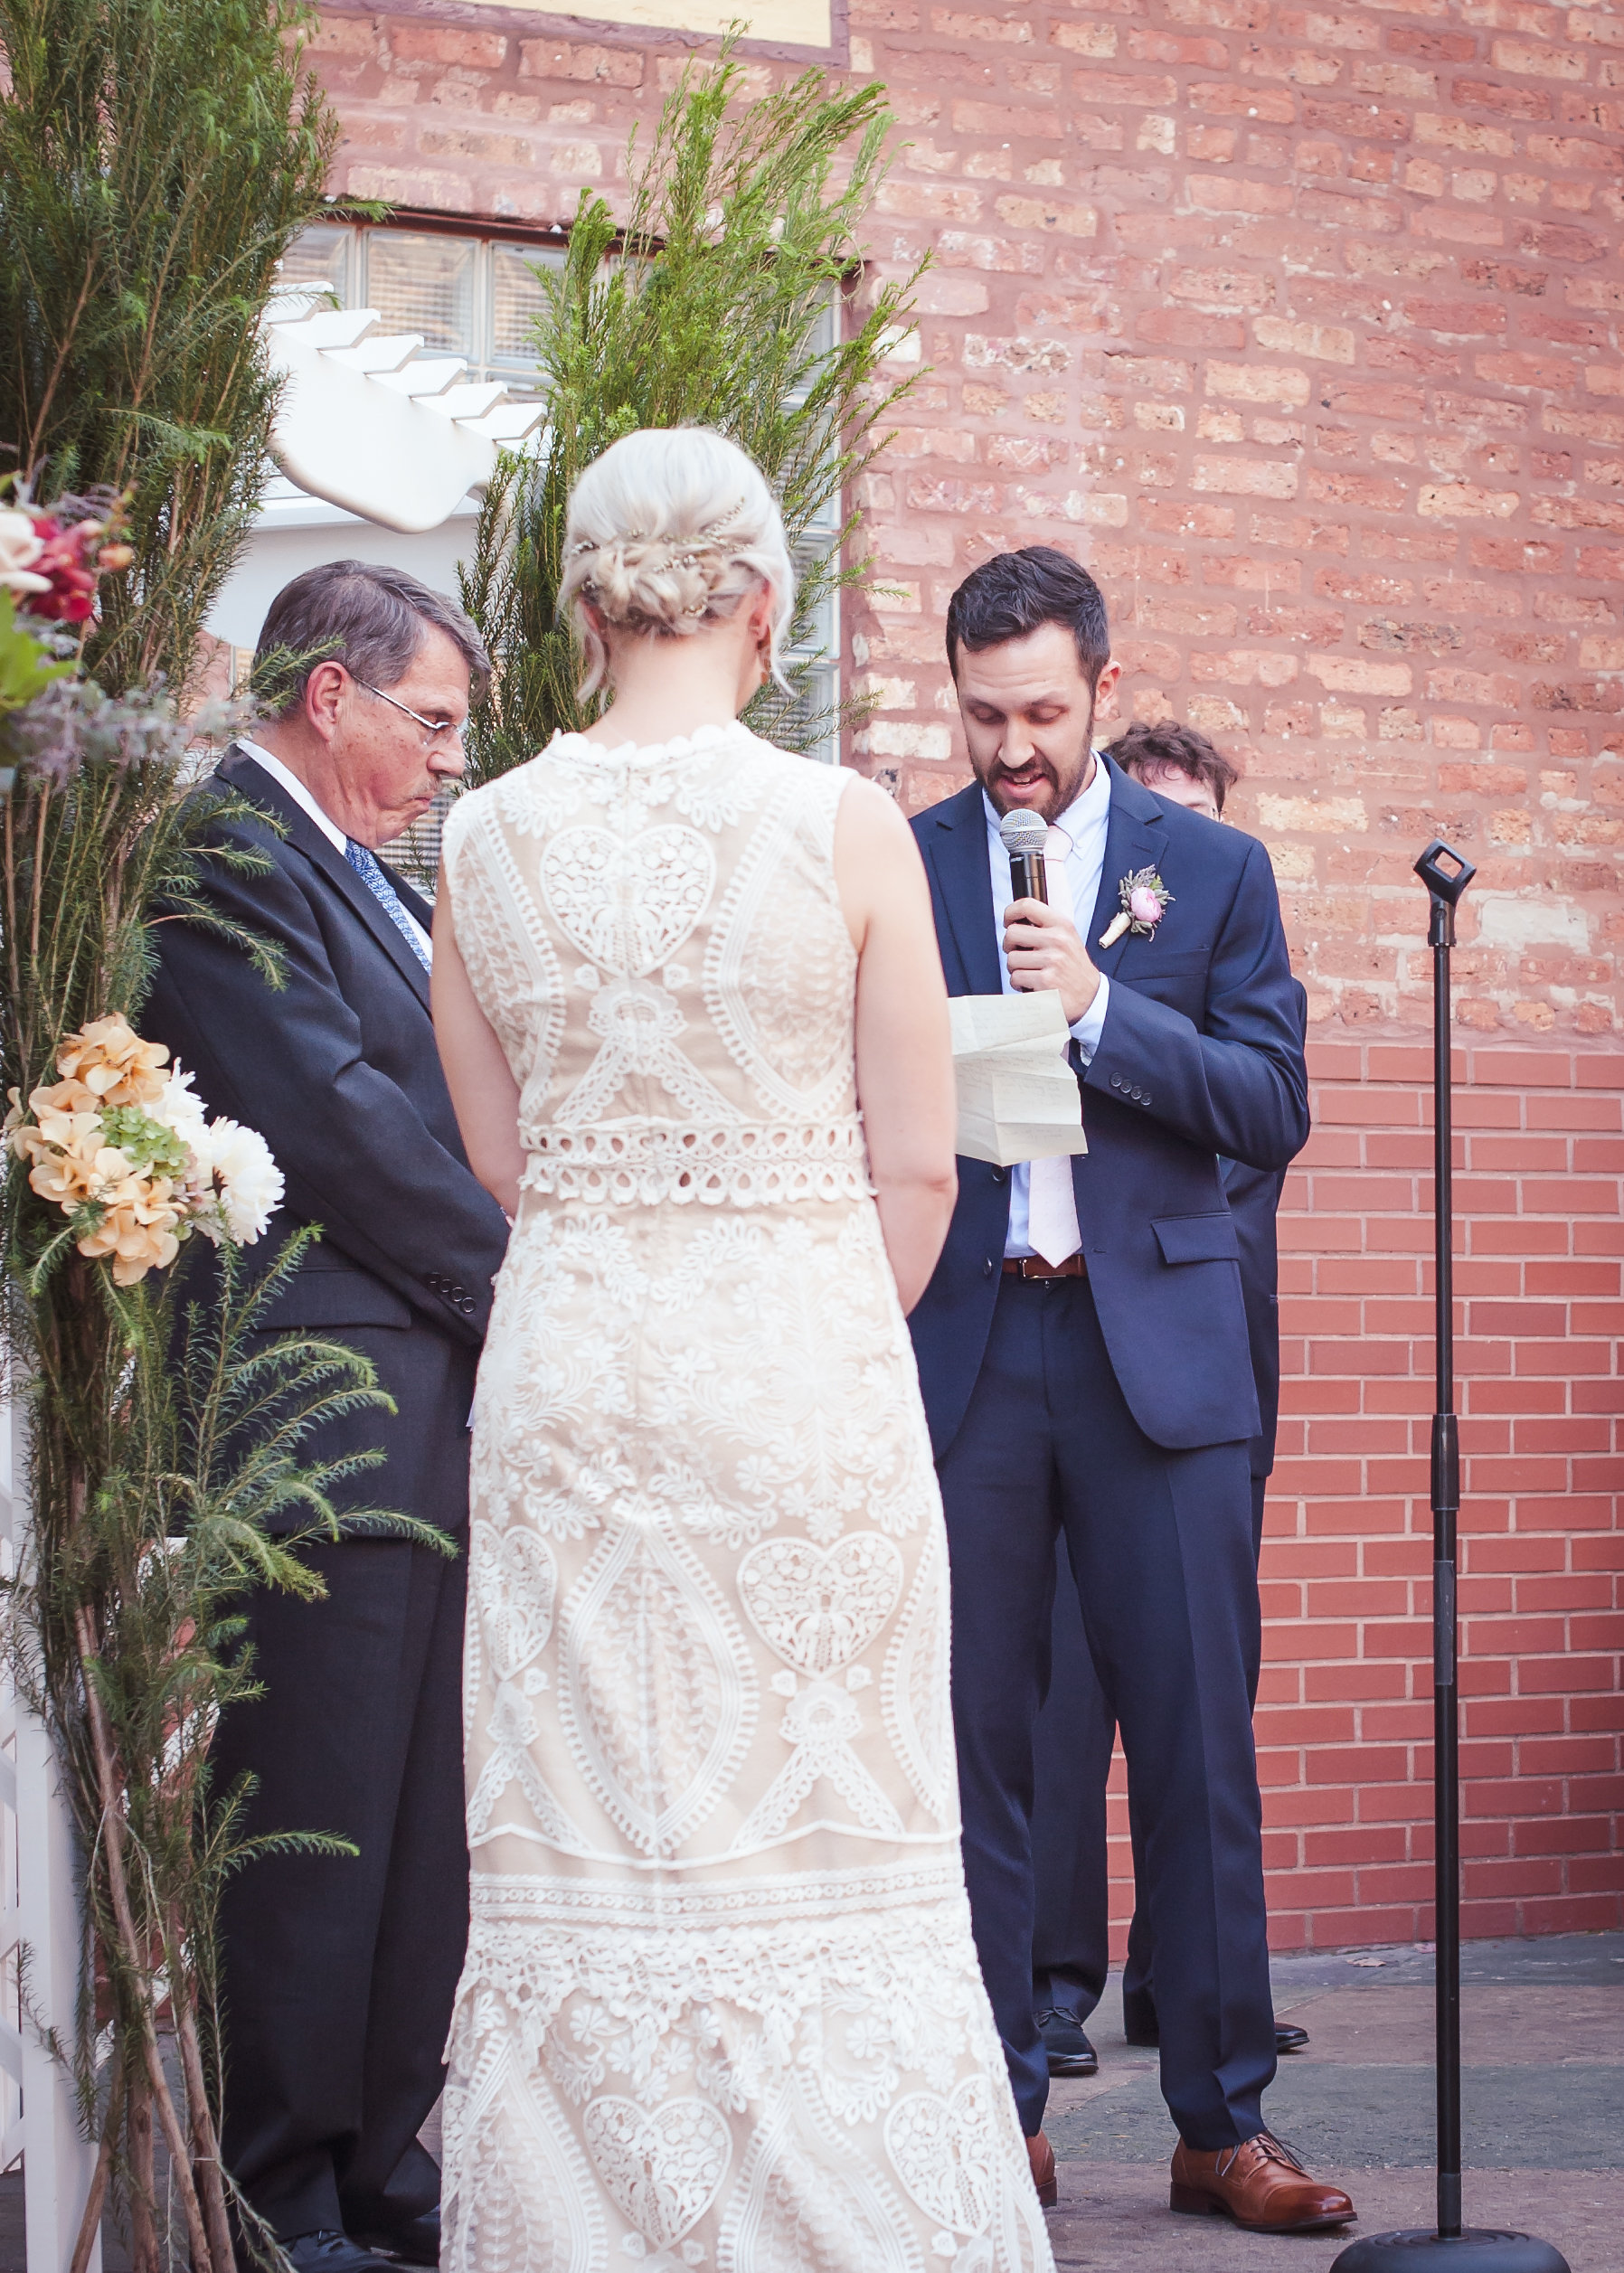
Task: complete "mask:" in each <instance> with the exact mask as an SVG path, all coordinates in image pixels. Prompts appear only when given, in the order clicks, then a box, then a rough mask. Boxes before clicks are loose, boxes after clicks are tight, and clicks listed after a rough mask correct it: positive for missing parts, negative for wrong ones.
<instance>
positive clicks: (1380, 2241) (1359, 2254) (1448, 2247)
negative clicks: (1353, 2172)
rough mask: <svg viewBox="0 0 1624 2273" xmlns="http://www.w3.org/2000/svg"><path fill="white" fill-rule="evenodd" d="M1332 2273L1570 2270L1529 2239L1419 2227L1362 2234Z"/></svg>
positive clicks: (1544, 2244) (1541, 2244)
mask: <svg viewBox="0 0 1624 2273" xmlns="http://www.w3.org/2000/svg"><path fill="white" fill-rule="evenodd" d="M1331 2273H1569V2266H1568V2261H1567V2259H1566V2258H1564V2257H1563V2254H1562V2251H1561V2250H1560V2249H1553V2248H1552V2247H1551V2244H1550V2243H1549V2242H1548V2241H1536V2240H1534V2239H1533V2237H1532V2236H1531V2235H1529V2234H1525V2233H1506V2232H1501V2231H1482V2230H1474V2229H1472V2228H1469V2227H1468V2229H1467V2231H1465V2232H1462V2233H1457V2234H1448V2235H1446V2234H1441V2233H1438V2232H1436V2231H1432V2230H1431V2229H1430V2228H1429V2227H1424V2226H1423V2227H1410V2228H1407V2229H1405V2230H1404V2231H1402V2232H1398V2233H1369V2234H1364V2235H1363V2236H1362V2237H1361V2238H1360V2240H1357V2241H1353V2242H1350V2243H1349V2244H1348V2246H1347V2248H1346V2249H1344V2250H1343V2251H1342V2253H1341V2255H1340V2256H1339V2257H1338V2258H1336V2259H1335V2260H1334V2262H1333V2263H1332V2266H1331Z"/></svg>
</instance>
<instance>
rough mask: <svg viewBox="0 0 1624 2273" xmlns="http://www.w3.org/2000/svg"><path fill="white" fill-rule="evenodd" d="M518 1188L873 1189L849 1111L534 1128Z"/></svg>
mask: <svg viewBox="0 0 1624 2273" xmlns="http://www.w3.org/2000/svg"><path fill="white" fill-rule="evenodd" d="M523 1141H524V1149H525V1151H526V1152H527V1153H528V1154H529V1155H530V1165H529V1166H528V1167H527V1168H526V1169H525V1171H524V1178H523V1184H524V1189H525V1190H526V1191H528V1192H543V1193H550V1194H551V1195H552V1197H553V1198H555V1199H561V1200H581V1201H588V1202H590V1203H594V1204H598V1205H601V1204H603V1203H615V1202H626V1203H631V1204H633V1205H641V1206H654V1205H657V1204H659V1203H662V1202H671V1203H674V1204H675V1205H677V1206H679V1207H680V1206H684V1205H691V1204H694V1203H698V1204H699V1205H701V1206H704V1207H765V1206H774V1205H781V1204H782V1203H785V1202H788V1201H796V1200H864V1199H869V1198H871V1197H872V1196H873V1184H872V1183H871V1181H870V1179H869V1173H868V1148H867V1146H866V1144H865V1143H864V1135H863V1122H862V1119H861V1117H860V1116H858V1115H855V1114H854V1115H851V1116H850V1117H847V1118H841V1119H838V1120H834V1121H805V1122H781V1121H760V1122H751V1123H749V1124H747V1125H745V1126H743V1127H737V1126H735V1127H719V1128H718V1127H712V1128H695V1127H672V1126H671V1125H669V1124H660V1125H656V1124H652V1123H650V1124H647V1125H645V1126H644V1127H637V1126H636V1125H632V1126H629V1127H628V1126H624V1125H623V1126H622V1127H618V1128H617V1127H596V1128H578V1129H564V1128H559V1127H549V1128H544V1129H534V1130H531V1131H528V1132H524V1136H523Z"/></svg>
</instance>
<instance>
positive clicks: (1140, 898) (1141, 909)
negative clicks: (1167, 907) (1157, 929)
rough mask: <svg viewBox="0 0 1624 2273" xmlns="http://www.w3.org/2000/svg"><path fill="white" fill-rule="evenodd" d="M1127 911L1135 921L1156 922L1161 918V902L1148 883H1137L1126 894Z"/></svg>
mask: <svg viewBox="0 0 1624 2273" xmlns="http://www.w3.org/2000/svg"><path fill="white" fill-rule="evenodd" d="M1128 914H1129V915H1130V916H1131V917H1132V918H1133V920H1134V921H1135V922H1136V923H1149V924H1157V923H1159V922H1160V921H1161V920H1162V903H1161V901H1160V900H1159V899H1158V898H1157V894H1156V893H1155V892H1153V891H1151V889H1150V886H1149V885H1148V884H1139V885H1137V886H1136V887H1135V889H1134V890H1133V891H1131V892H1130V893H1129V894H1128Z"/></svg>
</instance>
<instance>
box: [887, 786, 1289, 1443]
mask: <svg viewBox="0 0 1624 2273" xmlns="http://www.w3.org/2000/svg"><path fill="white" fill-rule="evenodd" d="M1101 762H1102V763H1103V764H1105V765H1106V766H1107V768H1108V769H1109V773H1110V789H1111V797H1110V819H1109V826H1108V830H1107V835H1106V844H1105V861H1104V866H1103V868H1102V870H1101V872H1100V897H1099V900H1098V901H1097V902H1096V904H1095V907H1094V909H1093V911H1092V913H1091V917H1090V919H1089V922H1088V928H1087V929H1086V931H1085V932H1084V934H1083V936H1084V938H1085V939H1086V941H1087V944H1088V949H1089V954H1090V956H1091V958H1092V960H1093V962H1094V965H1095V967H1096V968H1097V969H1099V970H1100V971H1102V972H1103V973H1104V974H1105V976H1107V977H1108V978H1109V980H1110V983H1111V985H1110V1004H1109V1009H1108V1010H1107V1012H1106V1016H1105V1025H1104V1029H1103V1032H1102V1033H1101V1034H1100V1044H1099V1047H1098V1048H1097V1049H1096V1051H1095V1052H1094V1055H1093V1058H1092V1060H1091V1062H1090V1063H1089V1064H1088V1065H1087V1066H1086V1067H1085V1066H1083V1064H1082V1063H1081V1056H1080V1054H1079V1052H1077V1051H1076V1050H1075V1049H1074V1050H1073V1051H1072V1064H1073V1067H1074V1068H1075V1070H1076V1071H1077V1075H1078V1079H1079V1080H1080V1081H1081V1084H1082V1114H1083V1127H1084V1129H1085V1131H1086V1134H1087V1137H1088V1143H1089V1150H1088V1153H1087V1155H1086V1156H1080V1157H1079V1158H1078V1159H1076V1160H1075V1161H1074V1162H1073V1164H1072V1183H1073V1186H1074V1189H1075V1191H1076V1195H1077V1221H1078V1224H1079V1227H1080V1229H1081V1234H1082V1250H1083V1253H1084V1255H1085V1257H1086V1258H1087V1261H1088V1269H1089V1279H1090V1283H1091V1287H1092V1289H1093V1295H1094V1301H1095V1306H1096V1308H1097V1309H1098V1311H1099V1315H1100V1329H1101V1332H1102V1333H1103V1335H1104V1337H1105V1344H1106V1348H1107V1350H1108V1351H1109V1355H1110V1362H1111V1366H1112V1370H1113V1371H1114V1372H1115V1374H1116V1377H1117V1381H1118V1383H1119V1386H1120V1388H1121V1391H1122V1394H1123V1396H1124V1397H1125V1399H1126V1400H1127V1402H1128V1410H1129V1411H1130V1412H1131V1413H1132V1414H1133V1417H1134V1419H1135V1420H1136V1421H1138V1425H1139V1427H1140V1428H1141V1429H1143V1430H1144V1431H1145V1433H1146V1435H1147V1437H1149V1438H1151V1440H1152V1441H1153V1442H1154V1443H1157V1444H1159V1445H1163V1446H1165V1447H1166V1448H1169V1449H1174V1450H1186V1449H1189V1448H1193V1447H1194V1446H1197V1445H1208V1444H1223V1443H1228V1442H1231V1441H1233V1440H1234V1439H1237V1438H1240V1439H1245V1438H1252V1437H1255V1436H1257V1435H1258V1433H1259V1431H1260V1416H1259V1411H1258V1398H1257V1391H1256V1389H1255V1387H1254V1385H1253V1380H1252V1368H1251V1356H1250V1353H1249V1347H1248V1340H1247V1330H1246V1311H1245V1306H1244V1303H1243V1301H1242V1291H1241V1273H1240V1265H1239V1254H1240V1248H1239V1242H1238V1240H1237V1238H1236V1231H1235V1223H1234V1219H1233V1217H1232V1214H1231V1212H1230V1209H1229V1207H1228V1205H1227V1203H1226V1202H1225V1199H1224V1194H1223V1183H1222V1181H1221V1178H1220V1174H1219V1166H1218V1162H1219V1155H1224V1156H1226V1157H1227V1158H1229V1159H1231V1160H1235V1161H1240V1162H1242V1163H1243V1164H1245V1165H1247V1166H1249V1167H1253V1168H1259V1169H1262V1170H1266V1171H1267V1170H1279V1169H1283V1168H1284V1167H1285V1166H1286V1165H1287V1163H1288V1162H1289V1161H1290V1160H1291V1159H1292V1158H1293V1157H1294V1156H1295V1155H1296V1154H1297V1153H1298V1152H1299V1151H1300V1150H1301V1148H1302V1146H1303V1145H1304V1143H1305V1142H1306V1141H1307V1138H1308V1076H1307V1072H1306V1070H1305V1068H1304V1064H1303V1045H1302V1036H1301V1028H1300V1024H1299V1021H1298V1009H1297V1003H1296V998H1295V996H1294V995H1293V991H1292V989H1293V986H1294V982H1293V980H1292V976H1291V969H1290V964H1289V960H1288V957H1287V952H1286V938H1285V932H1284V929H1283V928H1282V926H1281V923H1280V910H1279V894H1278V892H1277V891H1276V888H1275V882H1274V872H1273V871H1272V869H1271V868H1270V863H1269V855H1268V854H1267V853H1266V852H1265V851H1264V849H1263V847H1262V846H1261V844H1259V843H1258V842H1257V840H1256V838H1255V837H1250V836H1245V835H1242V833H1241V832H1240V831H1239V830H1237V829H1231V828H1224V827H1223V826H1222V825H1220V824H1219V823H1217V822H1215V821H1209V820H1207V819H1205V818H1204V816H1202V815H1200V814H1196V813H1191V812H1189V811H1188V810H1186V808H1185V807H1184V806H1178V805H1174V804H1173V803H1171V802H1170V801H1169V800H1168V799H1167V798H1166V797H1157V796H1156V795H1155V793H1154V792H1153V791H1151V790H1149V789H1146V788H1141V786H1140V785H1139V784H1138V782H1136V781H1134V780H1133V779H1131V778H1129V777H1128V775H1127V774H1125V773H1124V772H1123V771H1122V770H1121V769H1120V768H1119V767H1118V766H1114V765H1112V764H1111V762H1110V760H1109V759H1103V760H1102V761H1101ZM913 830H914V834H915V835H916V837H917V838H918V840H919V845H920V850H921V853H922V854H923V855H924V861H925V868H926V872H927V873H928V874H929V877H930V896H931V901H932V903H933V906H934V909H935V913H936V929H937V938H938V940H939V945H940V948H941V957H942V966H943V968H944V970H945V972H946V974H947V981H948V992H949V994H950V995H996V994H997V993H998V992H999V991H1000V975H1001V969H1002V944H1001V941H1000V938H999V934H998V930H997V927H996V922H995V920H994V915H993V904H992V893H991V886H990V882H989V879H988V872H987V817H986V807H985V806H984V804H983V801H982V794H981V789H980V786H979V784H978V783H974V782H972V783H971V785H970V787H969V788H968V789H965V790H962V791H961V792H960V793H959V794H958V796H957V797H949V798H947V799H945V800H944V801H943V802H942V803H941V804H940V805H938V806H931V807H930V810H929V811H928V812H926V813H922V814H921V815H920V816H919V817H918V818H917V819H916V820H915V821H914V823H913ZM1139 868H1154V869H1156V870H1157V872H1158V873H1159V875H1160V876H1161V879H1162V882H1163V883H1164V884H1165V885H1166V888H1167V890H1168V891H1169V892H1170V893H1171V894H1172V901H1171V904H1170V905H1169V907H1168V909H1167V910H1166V914H1165V915H1164V916H1163V918H1162V920H1161V921H1160V922H1159V923H1158V924H1157V927H1156V929H1155V931H1154V933H1153V934H1152V935H1151V936H1150V937H1149V938H1136V937H1133V936H1131V935H1129V936H1125V937H1123V938H1119V940H1118V941H1117V942H1116V943H1115V945H1114V946H1112V947H1109V948H1101V947H1100V945H1099V938H1100V933H1101V932H1102V931H1103V930H1104V929H1105V928H1106V926H1107V925H1108V924H1109V921H1110V920H1111V918H1112V916H1114V915H1115V914H1116V912H1117V910H1118V904H1119V903H1118V891H1117V887H1118V884H1119V880H1120V879H1121V878H1122V877H1124V876H1126V875H1128V873H1129V872H1131V871H1133V870H1135V869H1139ZM1008 1228H1009V1172H1008V1171H1007V1170H1006V1169H1003V1168H995V1167H992V1166H989V1165H987V1162H985V1161H979V1160H966V1159H960V1161H959V1163H958V1205H957V1206H956V1207H955V1209H954V1211H953V1221H952V1224H951V1227H950V1228H949V1232H948V1240H947V1245H946V1246H945V1248H944V1249H943V1250H942V1255H941V1259H940V1261H939V1263H938V1265H937V1267H936V1272H935V1275H934V1277H933V1278H931V1281H930V1285H929V1287H927V1288H926V1289H925V1292H924V1294H923V1295H922V1296H921V1298H920V1301H919V1303H918V1305H917V1306H916V1307H915V1309H914V1311H913V1314H912V1316H911V1319H910V1321H909V1324H910V1325H911V1329H912V1333H913V1343H914V1350H915V1353H916V1355H917V1357H918V1359H919V1368H920V1382H921V1387H922V1389H923V1391H924V1399H925V1410H926V1413H927V1415H928V1417H929V1419H930V1436H931V1441H932V1444H933V1445H934V1447H935V1449H936V1453H937V1457H940V1456H941V1455H942V1454H943V1453H944V1452H946V1450H947V1449H948V1448H949V1445H950V1444H951V1443H952V1441H953V1438H954V1437H955V1436H956V1435H957V1434H958V1428H959V1424H960V1422H961V1421H962V1420H963V1419H964V1415H965V1410H966V1408H967V1407H968V1403H969V1401H970V1394H971V1391H973V1390H974V1388H975V1385H976V1377H977V1373H978V1372H979V1371H980V1367H981V1360H982V1355H983V1353H984V1352H985V1350H986V1348H987V1335H988V1333H989V1332H990V1330H991V1326H992V1316H993V1309H994V1306H995V1305H996V1301H997V1296H998V1284H999V1278H1000V1271H1001V1266H1002V1262H1003V1256H1004V1245H1005V1240H1006V1234H1007V1231H1008Z"/></svg>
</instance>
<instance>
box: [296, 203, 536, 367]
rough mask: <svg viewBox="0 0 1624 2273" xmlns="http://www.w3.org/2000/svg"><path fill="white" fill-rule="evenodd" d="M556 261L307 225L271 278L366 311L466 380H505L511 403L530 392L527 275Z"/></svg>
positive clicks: (406, 235) (527, 251)
mask: <svg viewBox="0 0 1624 2273" xmlns="http://www.w3.org/2000/svg"><path fill="white" fill-rule="evenodd" d="M562 259H563V253H562V250H561V249H560V248H559V247H558V246H557V245H540V244H514V243H511V242H508V241H505V240H493V239H491V238H487V237H477V236H466V237H464V236H457V235H453V234H451V233H449V232H448V231H441V230H438V229H436V230H429V229H364V228H357V227H354V226H352V225H350V224H349V223H346V222H316V223H315V224H314V226H313V227H311V228H309V229H307V230H304V231H301V233H300V234H299V235H298V236H297V238H296V239H295V240H294V241H293V243H292V244H291V245H290V246H289V247H288V251H287V253H286V255H285V256H284V258H283V261H282V269H281V275H282V279H283V281H284V282H285V283H288V284H325V285H326V287H327V288H329V290H330V291H331V292H332V294H333V296H334V297H335V300H336V301H337V303H338V305H339V307H373V308H376V309H377V311H378V314H379V316H381V317H382V321H383V322H384V323H385V324H387V325H390V327H391V328H392V330H398V331H402V332H420V333H421V334H422V337H423V346H424V348H425V350H426V351H427V352H428V353H430V354H440V355H460V356H462V357H463V359H464V361H465V362H466V363H467V366H468V377H469V378H470V379H502V380H505V381H506V382H507V384H508V385H509V386H510V387H511V388H512V389H513V391H515V393H516V394H518V393H524V391H526V390H528V389H531V388H533V386H534V385H535V355H534V353H533V349H532V347H531V324H532V321H533V318H534V316H536V315H537V314H538V313H539V312H540V309H541V305H542V287H541V284H540V281H539V280H538V278H537V277H536V274H535V270H536V269H537V267H538V266H540V267H543V268H556V267H557V266H558V265H559V264H560V262H561V261H562Z"/></svg>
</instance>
